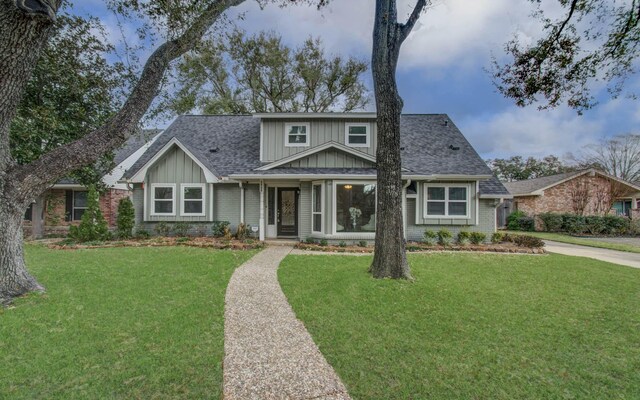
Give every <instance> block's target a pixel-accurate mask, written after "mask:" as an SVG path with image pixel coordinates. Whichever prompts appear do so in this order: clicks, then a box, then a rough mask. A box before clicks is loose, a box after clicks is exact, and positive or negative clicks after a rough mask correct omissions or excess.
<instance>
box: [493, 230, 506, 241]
mask: <svg viewBox="0 0 640 400" xmlns="http://www.w3.org/2000/svg"><path fill="white" fill-rule="evenodd" d="M504 237H505V233H504V232H494V233H493V235H491V243H502V242H503V241H504Z"/></svg>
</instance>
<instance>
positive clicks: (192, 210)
mask: <svg viewBox="0 0 640 400" xmlns="http://www.w3.org/2000/svg"><path fill="white" fill-rule="evenodd" d="M184 212H185V214H202V201H200V200H198V201H189V200H187V201H185V202H184Z"/></svg>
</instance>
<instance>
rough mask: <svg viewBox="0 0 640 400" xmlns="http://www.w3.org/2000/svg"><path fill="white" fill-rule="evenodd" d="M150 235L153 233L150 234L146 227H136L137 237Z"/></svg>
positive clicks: (146, 237)
mask: <svg viewBox="0 0 640 400" xmlns="http://www.w3.org/2000/svg"><path fill="white" fill-rule="evenodd" d="M149 236H151V234H149V231H147V230H146V229H142V228H136V237H137V238H138V239H148V238H149Z"/></svg>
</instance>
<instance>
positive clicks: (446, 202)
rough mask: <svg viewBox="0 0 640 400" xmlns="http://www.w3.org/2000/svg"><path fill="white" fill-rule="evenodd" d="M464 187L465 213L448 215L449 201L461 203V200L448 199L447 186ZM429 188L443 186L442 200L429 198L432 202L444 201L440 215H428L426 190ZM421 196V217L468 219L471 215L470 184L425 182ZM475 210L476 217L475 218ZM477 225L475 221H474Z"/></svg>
mask: <svg viewBox="0 0 640 400" xmlns="http://www.w3.org/2000/svg"><path fill="white" fill-rule="evenodd" d="M452 187H453V188H465V189H466V191H467V196H466V197H467V199H466V200H465V204H466V205H467V210H466V214H465V215H449V203H450V202H454V203H462V200H449V188H452ZM429 188H444V200H431V201H432V202H441V203H444V214H442V215H430V214H429V213H428V208H427V203H428V202H429V196H428V193H427V192H428V190H429ZM422 190H423V193H422V195H423V198H422V218H424V219H429V218H439V219H469V218H470V217H471V213H470V211H471V210H470V207H471V201H472V199H471V185H469V184H466V185H461V184H455V183H426V184H424V185H423V188H422ZM477 214H478V213H477V211H476V218H477ZM476 225H477V223H476Z"/></svg>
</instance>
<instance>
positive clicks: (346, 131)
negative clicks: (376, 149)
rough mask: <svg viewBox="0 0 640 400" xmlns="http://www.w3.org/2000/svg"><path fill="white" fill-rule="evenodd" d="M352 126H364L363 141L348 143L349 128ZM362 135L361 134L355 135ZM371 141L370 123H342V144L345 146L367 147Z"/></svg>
mask: <svg viewBox="0 0 640 400" xmlns="http://www.w3.org/2000/svg"><path fill="white" fill-rule="evenodd" d="M352 126H364V127H365V139H366V141H365V142H364V143H353V144H351V143H349V135H350V133H349V128H351V127H352ZM355 136H362V135H355ZM370 143H371V124H370V123H368V122H347V123H345V124H344V144H345V146H347V147H369V146H370Z"/></svg>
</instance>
